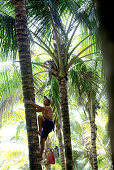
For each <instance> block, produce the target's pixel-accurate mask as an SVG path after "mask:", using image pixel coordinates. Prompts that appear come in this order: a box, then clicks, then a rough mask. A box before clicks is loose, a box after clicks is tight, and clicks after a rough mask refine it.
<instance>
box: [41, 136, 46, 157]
mask: <svg viewBox="0 0 114 170" xmlns="http://www.w3.org/2000/svg"><path fill="white" fill-rule="evenodd" d="M45 141H46V140H45V138H44V137H42V138H41V141H40V146H41V148H40V154H41V157H42V154H43V151H44V144H45Z"/></svg>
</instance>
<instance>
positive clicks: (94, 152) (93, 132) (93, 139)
mask: <svg viewBox="0 0 114 170" xmlns="http://www.w3.org/2000/svg"><path fill="white" fill-rule="evenodd" d="M90 126H91V143H92V169H93V170H97V169H98V165H97V150H96V125H95V121H90Z"/></svg>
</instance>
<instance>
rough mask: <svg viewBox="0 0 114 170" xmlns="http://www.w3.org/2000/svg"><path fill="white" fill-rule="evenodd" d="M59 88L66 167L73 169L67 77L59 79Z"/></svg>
mask: <svg viewBox="0 0 114 170" xmlns="http://www.w3.org/2000/svg"><path fill="white" fill-rule="evenodd" d="M59 88H60V101H61V112H62V120H63V135H64V145H65V157H66V168H67V170H72V169H73V162H72V146H71V134H70V120H69V110H68V101H67V99H68V97H67V80H66V78H60V79H59Z"/></svg>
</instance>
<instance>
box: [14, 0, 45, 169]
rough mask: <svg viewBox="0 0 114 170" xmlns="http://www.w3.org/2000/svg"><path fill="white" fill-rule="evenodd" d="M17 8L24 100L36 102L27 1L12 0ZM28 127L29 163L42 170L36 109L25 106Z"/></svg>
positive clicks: (16, 23) (17, 33) (17, 35)
mask: <svg viewBox="0 0 114 170" xmlns="http://www.w3.org/2000/svg"><path fill="white" fill-rule="evenodd" d="M12 1H13V3H14V6H15V27H16V38H17V44H18V51H19V60H20V68H21V77H22V87H23V96H24V99H30V98H31V99H32V100H33V101H34V100H35V95H34V85H33V77H32V66H31V57H30V43H29V39H28V30H27V19H26V6H25V0H12ZM25 115H26V127H27V134H28V147H29V163H30V169H31V170H40V169H42V168H41V157H40V150H39V141H38V135H37V132H36V130H37V120H36V112H35V108H34V107H32V105H28V104H25Z"/></svg>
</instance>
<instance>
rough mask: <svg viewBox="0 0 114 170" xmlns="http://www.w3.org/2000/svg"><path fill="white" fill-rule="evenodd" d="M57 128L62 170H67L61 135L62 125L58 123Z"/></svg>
mask: <svg viewBox="0 0 114 170" xmlns="http://www.w3.org/2000/svg"><path fill="white" fill-rule="evenodd" d="M56 127H57V135H58V140H59V148H60V157H61V165H62V170H65V158H64V150H63V142H62V133H61V128H60V124H59V123H58V122H56Z"/></svg>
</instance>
